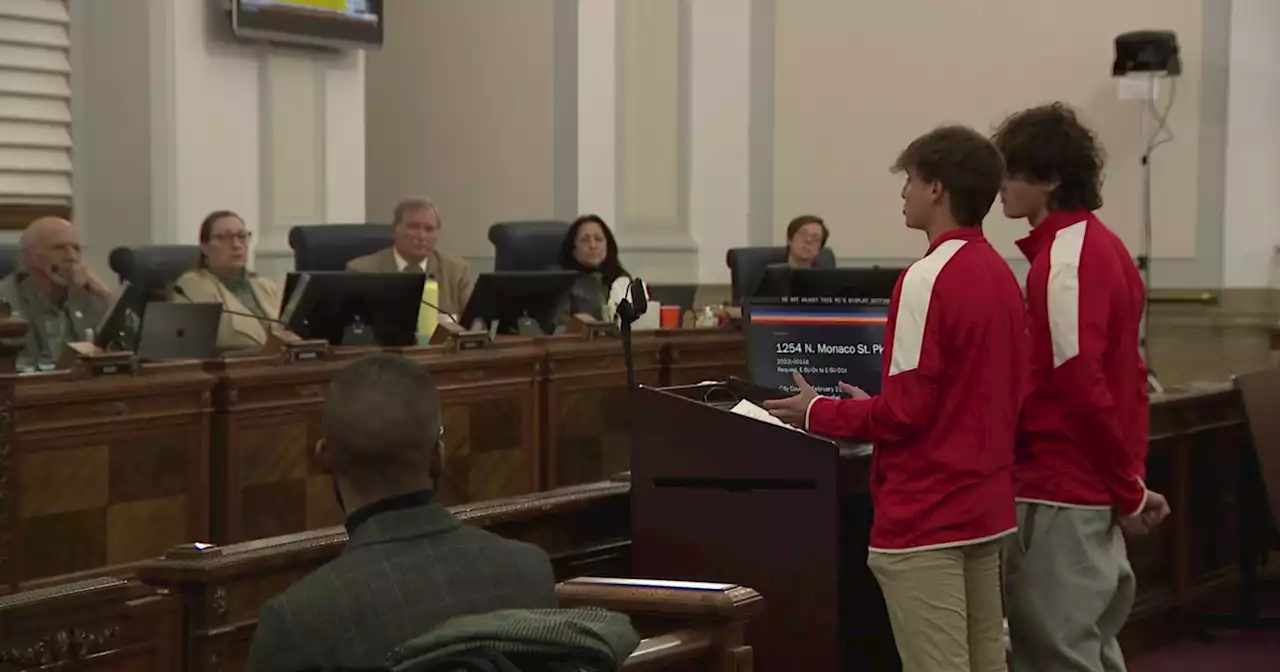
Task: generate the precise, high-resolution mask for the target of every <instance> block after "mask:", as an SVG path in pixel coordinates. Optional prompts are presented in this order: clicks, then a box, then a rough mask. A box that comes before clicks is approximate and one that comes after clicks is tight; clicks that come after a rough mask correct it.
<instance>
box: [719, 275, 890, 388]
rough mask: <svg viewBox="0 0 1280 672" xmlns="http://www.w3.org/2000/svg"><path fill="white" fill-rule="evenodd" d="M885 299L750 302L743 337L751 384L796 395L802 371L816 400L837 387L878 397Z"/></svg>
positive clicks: (795, 299)
mask: <svg viewBox="0 0 1280 672" xmlns="http://www.w3.org/2000/svg"><path fill="white" fill-rule="evenodd" d="M888 313H889V305H888V299H887V298H883V299H881V298H856V299H850V298H822V297H817V298H780V299H758V298H753V299H752V300H751V301H748V302H747V305H746V306H745V308H744V309H743V335H744V340H745V341H746V348H747V376H748V378H750V380H751V382H753V383H755V384H757V385H761V386H763V387H768V388H771V389H777V390H781V391H783V392H787V393H790V394H794V393H795V392H796V391H797V390H796V386H795V383H794V382H793V380H792V376H791V374H792V373H793V372H795V371H799V372H800V374H801V375H803V376H804V378H805V380H807V381H808V382H809V384H810V385H812V386H813V388H814V390H816V391H817V392H818V394H822V395H826V396H833V397H842V396H845V395H844V394H843V393H841V391H840V387H839V383H841V382H845V383H849V384H850V385H853V386H856V387H860V388H862V389H863V390H864V391H866V392H867V393H868V394H879V392H880V374H881V367H882V363H883V357H882V353H883V352H884V330H885V323H886V322H887V320H888Z"/></svg>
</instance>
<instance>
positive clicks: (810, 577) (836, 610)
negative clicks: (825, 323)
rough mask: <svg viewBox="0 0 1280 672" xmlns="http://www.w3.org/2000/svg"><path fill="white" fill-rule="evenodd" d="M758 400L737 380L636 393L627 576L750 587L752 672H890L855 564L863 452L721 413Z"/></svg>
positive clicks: (892, 662)
mask: <svg viewBox="0 0 1280 672" xmlns="http://www.w3.org/2000/svg"><path fill="white" fill-rule="evenodd" d="M769 395H770V392H768V391H766V390H763V389H762V388H758V387H754V386H751V385H750V384H747V383H743V382H741V381H730V382H727V383H704V384H701V385H691V386H683V387H671V388H665V389H653V388H646V387H640V388H639V389H637V390H636V391H635V393H634V395H633V402H632V411H633V416H632V420H633V421H634V425H633V429H632V435H631V436H632V438H631V442H632V443H631V446H632V449H631V535H632V551H631V552H632V573H633V574H635V575H636V576H646V577H652V578H668V579H682V580H689V581H713V580H715V581H729V582H732V583H738V584H741V585H747V586H752V587H753V588H755V589H756V590H757V591H758V592H759V593H760V595H761V596H762V597H763V598H764V605H765V606H764V612H763V614H761V616H759V617H757V618H755V619H753V620H752V622H751V624H750V625H749V627H748V636H747V641H748V642H749V643H750V644H751V645H752V646H753V647H754V648H755V653H756V662H757V669H761V670H813V671H815V672H825V671H827V670H830V671H833V672H834V671H835V670H855V669H866V670H895V669H899V662H898V656H897V652H896V651H895V649H894V642H893V635H892V631H891V630H890V627H889V619H888V615H887V613H886V612H885V607H884V598H883V596H882V595H881V593H880V588H879V586H878V585H877V584H876V582H875V578H874V577H872V576H871V573H870V570H868V569H867V541H868V533H869V531H870V526H871V504H870V497H869V493H868V491H867V486H868V476H869V467H870V463H871V457H870V454H869V451H867V450H866V449H865V448H862V449H858V448H856V447H851V446H840V445H837V444H836V443H835V442H833V441H831V440H828V439H824V438H821V437H817V436H813V435H810V434H806V433H803V432H798V431H794V430H791V429H789V428H786V427H779V426H775V425H769V424H767V423H764V422H760V421H759V420H754V419H751V418H748V417H744V416H741V415H737V414H734V413H730V412H729V409H730V408H732V407H733V405H734V404H735V403H736V402H737V401H738V400H739V399H742V398H746V399H750V400H752V401H754V402H755V403H759V402H761V401H763V398H767V396H769ZM772 396H778V395H777V394H776V393H774V394H772Z"/></svg>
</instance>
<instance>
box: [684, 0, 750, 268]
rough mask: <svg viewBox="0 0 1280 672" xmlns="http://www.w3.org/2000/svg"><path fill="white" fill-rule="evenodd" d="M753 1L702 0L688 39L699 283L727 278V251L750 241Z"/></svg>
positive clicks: (691, 189)
mask: <svg viewBox="0 0 1280 672" xmlns="http://www.w3.org/2000/svg"><path fill="white" fill-rule="evenodd" d="M752 4H753V3H752V2H750V1H749V0H695V1H694V2H693V6H692V12H691V17H690V27H689V32H690V40H689V50H690V58H689V68H690V74H689V78H690V84H689V94H690V99H689V110H690V111H689V148H688V151H689V155H690V156H689V220H690V222H691V224H692V227H691V231H692V234H693V239H694V240H695V241H696V242H697V245H698V281H699V282H702V283H725V282H728V280H729V271H728V268H726V266H725V261H724V260H725V251H726V250H727V249H729V248H731V247H742V246H745V245H747V244H748V240H749V217H750V202H751V192H750V172H751V158H752V157H751V152H750V146H751V138H750V121H751V119H750V112H751V12H752Z"/></svg>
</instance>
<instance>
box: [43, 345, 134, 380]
mask: <svg viewBox="0 0 1280 672" xmlns="http://www.w3.org/2000/svg"><path fill="white" fill-rule="evenodd" d="M137 362H138V360H137V358H136V357H134V355H133V353H132V352H106V351H104V350H102V349H101V348H99V347H98V346H96V345H94V344H93V343H90V342H88V341H76V342H73V343H67V344H66V345H64V346H63V347H62V353H61V355H60V356H59V357H58V368H60V369H67V370H70V371H72V372H74V373H75V374H76V376H77V377H89V378H97V377H100V376H121V375H133V374H134V373H135V372H136V371H137Z"/></svg>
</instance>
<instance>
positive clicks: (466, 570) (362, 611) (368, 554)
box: [247, 503, 557, 672]
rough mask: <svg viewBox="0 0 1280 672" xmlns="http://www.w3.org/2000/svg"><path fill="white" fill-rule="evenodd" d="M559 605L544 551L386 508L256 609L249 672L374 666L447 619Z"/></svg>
mask: <svg viewBox="0 0 1280 672" xmlns="http://www.w3.org/2000/svg"><path fill="white" fill-rule="evenodd" d="M556 604H557V603H556V591H555V577H554V575H553V574H552V571H551V561H550V560H549V559H548V558H547V554H546V553H545V552H543V551H542V549H540V548H538V547H536V546H533V545H530V544H526V543H524V542H519V541H512V540H510V539H503V538H502V537H499V536H497V535H495V534H491V533H489V532H486V531H484V530H481V529H479V528H474V527H469V526H466V525H462V524H461V523H460V522H458V519H457V518H454V516H453V514H452V513H450V512H449V510H448V509H446V508H445V507H443V506H441V505H439V504H434V503H433V504H428V505H425V506H416V507H412V508H406V509H398V510H391V511H386V512H384V513H379V514H377V515H375V516H373V517H372V518H369V519H368V520H366V521H364V522H363V523H362V524H360V525H359V526H358V527H357V528H356V529H355V530H354V532H353V533H352V535H351V539H350V540H349V541H348V542H347V547H346V549H345V550H343V552H342V555H340V556H338V557H337V558H335V559H334V560H333V561H332V562H330V563H328V564H326V565H325V566H323V567H321V568H320V569H318V570H316V571H315V572H313V573H311V574H310V575H308V576H307V577H306V578H304V579H302V580H301V581H299V582H297V583H295V584H294V585H293V586H291V587H289V589H288V590H286V591H284V592H283V593H281V594H280V595H277V596H276V597H275V598H273V599H272V600H271V601H270V602H268V603H267V604H266V605H264V606H263V607H262V612H261V614H259V616H258V629H257V632H256V633H254V637H253V644H252V646H251V647H250V650H249V662H248V665H247V669H248V670H249V672H266V671H268V670H270V671H275V670H280V671H283V672H293V671H295V670H303V669H308V668H313V669H318V668H327V667H333V666H344V667H375V666H378V665H382V664H384V663H385V661H386V657H387V655H388V654H389V653H391V651H392V649H394V648H395V647H396V646H399V645H400V644H403V643H404V642H406V641H408V640H410V639H413V638H414V637H418V636H419V635H422V634H424V633H426V632H427V631H429V630H431V629H432V628H434V627H435V626H437V625H439V624H440V623H443V622H445V621H447V620H449V619H450V618H452V617H454V616H461V615H465V614H477V613H484V612H489V611H495V610H499V609H548V608H554V607H555V606H556Z"/></svg>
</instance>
